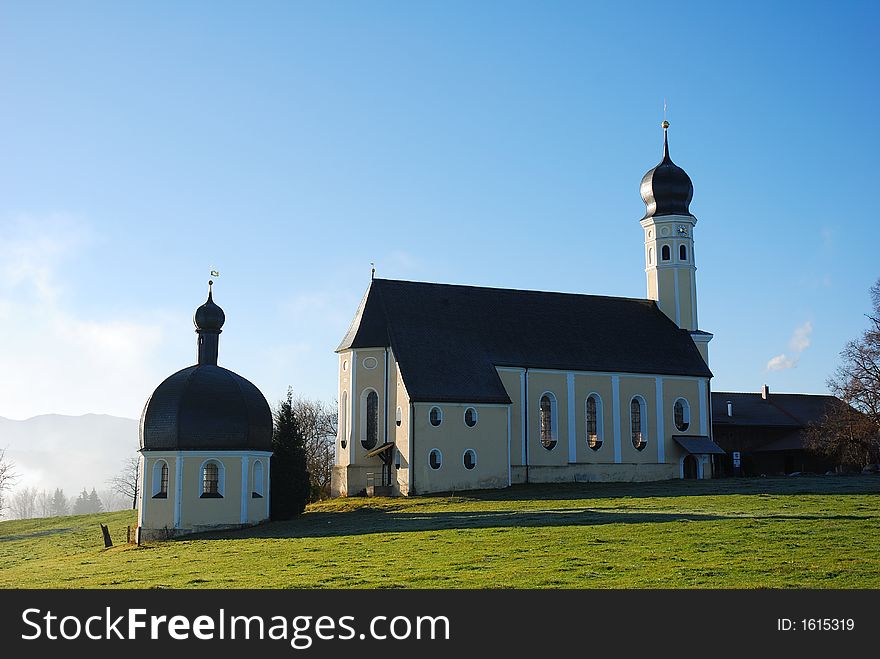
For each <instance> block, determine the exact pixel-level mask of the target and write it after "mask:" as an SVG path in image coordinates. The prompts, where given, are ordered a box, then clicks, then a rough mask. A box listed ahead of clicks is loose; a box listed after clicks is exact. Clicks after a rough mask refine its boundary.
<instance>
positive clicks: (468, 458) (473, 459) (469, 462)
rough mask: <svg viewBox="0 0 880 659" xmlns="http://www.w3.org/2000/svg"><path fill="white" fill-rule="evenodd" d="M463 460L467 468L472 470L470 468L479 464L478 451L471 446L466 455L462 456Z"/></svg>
mask: <svg viewBox="0 0 880 659" xmlns="http://www.w3.org/2000/svg"><path fill="white" fill-rule="evenodd" d="M462 462H463V463H464V468H465V469H468V470H470V469H473V468H474V467H476V466H477V453H476V451H474V449H472V448H469V449H468V450H467V451H465V452H464V455H463V456H462Z"/></svg>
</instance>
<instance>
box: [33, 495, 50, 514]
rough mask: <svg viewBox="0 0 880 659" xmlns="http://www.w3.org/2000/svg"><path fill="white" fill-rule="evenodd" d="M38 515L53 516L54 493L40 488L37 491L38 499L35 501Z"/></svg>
mask: <svg viewBox="0 0 880 659" xmlns="http://www.w3.org/2000/svg"><path fill="white" fill-rule="evenodd" d="M34 506H35V510H34V512H35V513H36V516H37V517H51V516H52V495H51V494H49V493H48V492H46V490H40V491H39V492H38V493H37V500H36V502H35V503H34Z"/></svg>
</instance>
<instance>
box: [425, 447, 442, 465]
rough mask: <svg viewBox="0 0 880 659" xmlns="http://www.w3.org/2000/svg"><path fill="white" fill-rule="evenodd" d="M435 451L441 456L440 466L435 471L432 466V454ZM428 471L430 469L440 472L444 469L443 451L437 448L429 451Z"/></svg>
mask: <svg viewBox="0 0 880 659" xmlns="http://www.w3.org/2000/svg"><path fill="white" fill-rule="evenodd" d="M434 451H437V455H439V456H440V466H439V467H437V468H436V469H434V467H433V466H431V454H432V453H433V452H434ZM428 469H430V470H431V471H440V470H441V469H443V451H441V450H440V449H439V448H436V447H435V448H432V449H430V450H429V451H428Z"/></svg>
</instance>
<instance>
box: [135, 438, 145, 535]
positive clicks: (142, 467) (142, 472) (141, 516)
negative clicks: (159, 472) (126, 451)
mask: <svg viewBox="0 0 880 659" xmlns="http://www.w3.org/2000/svg"><path fill="white" fill-rule="evenodd" d="M138 469H139V470H140V471H139V473H138V480H139V481H140V490H139V493H140V501H138V515H137V519H138V522H137V524H138V526H143V525H144V509H145V508H146V504H147V457H146V456H145V455H144V454H143V453H141V455H139V456H138Z"/></svg>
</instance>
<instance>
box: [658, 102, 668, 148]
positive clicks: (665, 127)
mask: <svg viewBox="0 0 880 659" xmlns="http://www.w3.org/2000/svg"><path fill="white" fill-rule="evenodd" d="M663 114H664V115H665V114H666V103H665V102H664V103H663ZM660 125H661V126H662V127H663V160H669V138H668V132H667V131H668V130H669V122H668V121H666V119H664V120H663V123H662V124H660Z"/></svg>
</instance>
